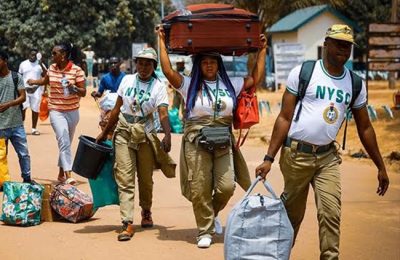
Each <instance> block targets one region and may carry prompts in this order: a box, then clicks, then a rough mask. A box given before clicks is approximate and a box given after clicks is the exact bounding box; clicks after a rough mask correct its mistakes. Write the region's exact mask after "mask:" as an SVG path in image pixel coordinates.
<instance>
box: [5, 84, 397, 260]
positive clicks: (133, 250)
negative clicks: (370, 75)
mask: <svg viewBox="0 0 400 260" xmlns="http://www.w3.org/2000/svg"><path fill="white" fill-rule="evenodd" d="M89 91H90V89H89ZM382 93H383V94H382ZM281 94H282V93H279V92H278V93H270V92H265V93H260V94H259V97H260V99H265V100H268V101H269V102H270V103H271V105H272V112H273V114H272V115H270V114H268V115H266V114H265V113H264V114H263V116H262V120H261V124H260V125H258V126H256V127H255V128H254V129H252V130H251V137H252V138H251V139H250V140H248V141H247V142H246V144H245V145H244V147H243V149H242V151H243V154H244V157H245V159H246V162H247V164H248V167H249V170H250V172H251V173H252V174H254V169H255V167H256V166H257V165H258V164H259V163H260V162H261V159H262V158H263V155H264V154H265V151H266V144H265V142H263V141H261V139H263V140H267V139H268V136H269V135H270V133H271V129H272V124H273V122H274V118H275V117H276V115H277V113H278V105H277V104H278V102H279V101H280V98H281ZM391 95H392V91H387V90H377V91H376V93H375V90H374V91H371V93H370V96H371V98H370V103H371V104H374V105H375V104H376V107H378V106H379V105H380V104H384V103H385V102H387V104H389V105H390V104H391V103H390V96H391ZM372 97H376V99H375V98H372ZM375 100H377V101H375ZM378 101H379V103H378ZM81 105H82V106H81V109H80V115H81V120H80V123H79V125H78V128H77V132H76V134H75V140H74V142H73V149H72V150H73V152H75V151H76V147H77V143H78V140H77V139H78V138H77V137H78V136H79V135H81V134H84V135H89V136H96V135H97V134H98V132H99V129H98V128H97V127H96V125H97V122H98V110H97V108H96V105H95V103H94V102H93V100H92V98H90V97H89V96H88V97H86V98H84V99H82V101H81ZM27 116H28V118H29V117H30V113H29V112H28V113H27ZM399 117H400V115H399V114H398V113H396V120H388V119H383V118H382V119H379V120H378V121H376V122H374V123H373V124H374V127H375V130H376V131H377V136H378V141H379V144H380V147H381V150H382V152H383V154H384V155H386V154H387V153H389V152H390V151H391V150H393V149H397V150H398V149H399V148H400V145H399V142H400V140H399V139H400V138H399V137H400V136H399V131H398V130H399ZM26 125H27V127H26V128H27V129H30V122H29V120H28V122H26ZM351 128H354V125H352V127H351ZM393 128H394V129H397V130H395V131H397V133H396V134H394V133H392V132H393V131H391V130H392V129H393ZM39 130H40V131H41V133H42V134H41V135H40V136H32V135H28V144H29V150H30V153H31V158H32V172H33V178H34V179H35V180H36V181H37V182H39V183H56V182H55V180H56V177H57V172H58V169H57V166H56V163H57V153H58V152H57V145H56V140H55V138H54V133H53V130H52V129H51V126H50V124H49V121H45V122H41V123H40V124H39ZM352 131H355V130H354V129H353V130H352ZM389 134H393V135H392V138H390V139H388V136H389ZM352 135H353V134H351V133H349V136H350V137H349V139H350V140H349V149H350V150H354V151H356V150H357V149H359V147H360V145H359V144H358V143H357V141H356V138H355V137H354V138H353V137H351V136H352ZM354 135H355V134H354ZM180 138H181V136H180V135H173V139H172V151H171V156H172V157H173V158H174V160H175V161H176V162H178V159H179V149H180ZM339 140H341V139H340V137H339ZM9 151H10V152H9V168H10V173H11V178H12V180H15V181H20V180H21V178H20V177H19V166H18V161H17V158H16V156H15V152H14V150H13V149H12V148H10V150H9ZM341 168H342V177H341V178H342V227H341V234H342V235H341V259H345V260H347V259H349V260H353V259H362V260H365V259H367V260H369V259H372V260H375V259H388V260H397V259H400V248H399V241H400V174H398V172H397V173H396V172H394V171H393V170H390V172H389V176H390V178H391V185H390V188H389V191H388V193H387V194H386V196H385V197H378V196H377V195H376V194H375V191H376V187H377V181H376V169H375V167H373V166H372V165H371V163H370V162H369V160H366V159H364V160H354V159H351V160H350V159H349V160H345V161H344V163H343V164H342V167H341ZM177 172H178V171H177ZM75 176H76V177H77V179H78V181H79V182H78V185H77V187H78V188H79V189H81V190H83V191H85V192H87V193H90V187H89V185H88V182H87V180H86V179H85V178H82V177H79V176H77V175H75ZM178 176H179V175H178ZM268 180H269V181H270V183H271V184H272V186H273V187H274V189H275V192H276V193H277V194H280V193H281V192H282V188H283V180H282V176H281V174H280V172H279V166H278V164H274V165H273V168H272V171H271V174H270V175H269V176H268ZM254 192H260V193H263V194H265V193H266V191H265V189H264V188H263V187H262V185H261V184H259V185H257V187H256V189H255V191H254ZM243 195H244V191H242V190H241V189H240V188H237V189H236V191H235V194H234V196H233V197H232V198H231V200H230V202H229V204H228V205H227V207H226V209H224V210H223V211H222V212H221V215H220V217H221V220H222V222H223V224H224V225H225V223H226V220H227V216H228V214H229V211H230V210H231V208H232V207H233V206H234V205H235V204H236V203H237V202H238V201H239V200H240V199H241V198H242V197H243ZM1 201H2V194H1V193H0V202H1ZM153 201H154V202H153V208H152V210H153V218H154V221H155V226H154V227H153V228H151V229H148V230H145V229H142V228H141V227H140V224H139V223H140V207H139V206H138V196H136V198H135V205H136V208H135V219H134V224H135V229H136V233H135V235H134V237H133V238H132V240H131V241H129V242H125V243H121V242H118V241H117V239H116V238H117V231H118V229H119V227H120V219H119V208H118V206H107V207H104V208H101V209H99V210H98V211H97V212H96V214H95V215H94V217H93V218H92V219H90V220H88V221H85V222H81V223H77V224H72V223H68V222H65V221H58V222H44V223H42V224H40V225H39V226H34V227H27V228H21V227H14V226H7V225H4V224H0V260H3V259H5V260H14V259H29V260H31V259H32V260H36V259H40V260H42V259H46V260H47V259H57V260H58V259H114V260H119V259H148V260H153V259H154V260H158V259H163V260H164V259H166V260H169V259H171V260H172V259H174V260H177V259H178V260H186V259H190V260H203V259H209V260H219V259H223V247H224V244H223V241H224V239H223V237H222V236H219V237H216V238H215V239H214V244H213V245H212V246H211V248H209V249H206V250H201V249H198V248H197V247H196V241H195V236H196V234H197V230H196V224H195V220H194V216H193V212H192V207H191V204H190V203H189V202H188V201H186V200H185V199H184V198H183V196H182V195H181V194H180V187H179V177H177V178H175V179H166V178H165V177H164V176H163V175H162V174H161V173H160V172H158V171H156V172H155V173H154V198H153ZM318 258H319V248H318V228H317V221H316V209H315V206H314V198H313V192H312V191H310V194H309V198H308V203H307V211H306V215H305V218H304V221H303V224H302V227H301V229H300V233H299V236H298V239H297V240H296V245H295V247H294V248H293V250H292V254H291V259H293V260H310V259H318Z"/></svg>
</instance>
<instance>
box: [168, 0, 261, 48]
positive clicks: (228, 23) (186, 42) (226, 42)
mask: <svg viewBox="0 0 400 260" xmlns="http://www.w3.org/2000/svg"><path fill="white" fill-rule="evenodd" d="M162 22H163V28H164V30H165V36H166V45H167V48H168V52H169V53H175V54H185V55H187V54H195V53H199V52H218V53H220V54H223V55H234V56H240V55H242V54H244V53H248V52H255V51H257V50H258V48H259V47H260V45H261V43H260V22H259V19H258V16H257V15H255V14H253V13H250V12H248V11H245V10H243V9H238V8H234V7H233V6H232V5H226V4H198V5H189V6H187V7H186V9H184V10H177V11H175V12H173V13H171V14H169V15H168V16H166V17H165V18H164V19H163V21H162Z"/></svg>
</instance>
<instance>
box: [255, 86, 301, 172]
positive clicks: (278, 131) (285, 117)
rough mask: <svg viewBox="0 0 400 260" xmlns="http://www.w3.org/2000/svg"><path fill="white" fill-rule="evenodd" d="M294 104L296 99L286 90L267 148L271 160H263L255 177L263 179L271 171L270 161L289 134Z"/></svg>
mask: <svg viewBox="0 0 400 260" xmlns="http://www.w3.org/2000/svg"><path fill="white" fill-rule="evenodd" d="M296 103H297V97H296V96H295V95H293V94H291V93H290V92H289V91H287V90H286V91H285V93H284V94H283V97H282V109H281V112H280V113H279V115H278V117H277V118H276V120H275V124H274V129H273V131H272V136H271V142H270V144H269V147H268V152H267V156H268V157H269V158H270V159H271V160H265V161H264V162H263V163H262V164H260V165H259V166H258V167H257V168H256V176H258V175H259V176H261V177H262V178H263V179H265V176H267V174H268V172H269V171H270V170H271V165H272V160H273V159H274V158H275V155H276V153H277V152H278V150H279V148H281V146H282V144H283V142H284V140H285V138H286V137H287V134H288V132H289V128H290V125H291V123H292V118H293V114H294V110H295V107H296Z"/></svg>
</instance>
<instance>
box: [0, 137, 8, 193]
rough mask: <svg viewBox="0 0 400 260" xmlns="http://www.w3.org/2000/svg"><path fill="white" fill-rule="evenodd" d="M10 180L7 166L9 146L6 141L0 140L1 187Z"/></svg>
mask: <svg viewBox="0 0 400 260" xmlns="http://www.w3.org/2000/svg"><path fill="white" fill-rule="evenodd" d="M9 180H10V174H9V172H8V164H7V145H6V140H5V139H0V187H2V186H3V183H4V182H5V181H9Z"/></svg>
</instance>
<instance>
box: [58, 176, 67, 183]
mask: <svg viewBox="0 0 400 260" xmlns="http://www.w3.org/2000/svg"><path fill="white" fill-rule="evenodd" d="M66 180H67V179H66V178H65V177H64V176H61V177H60V176H58V178H57V181H59V182H60V183H64V182H65V181H66Z"/></svg>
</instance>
